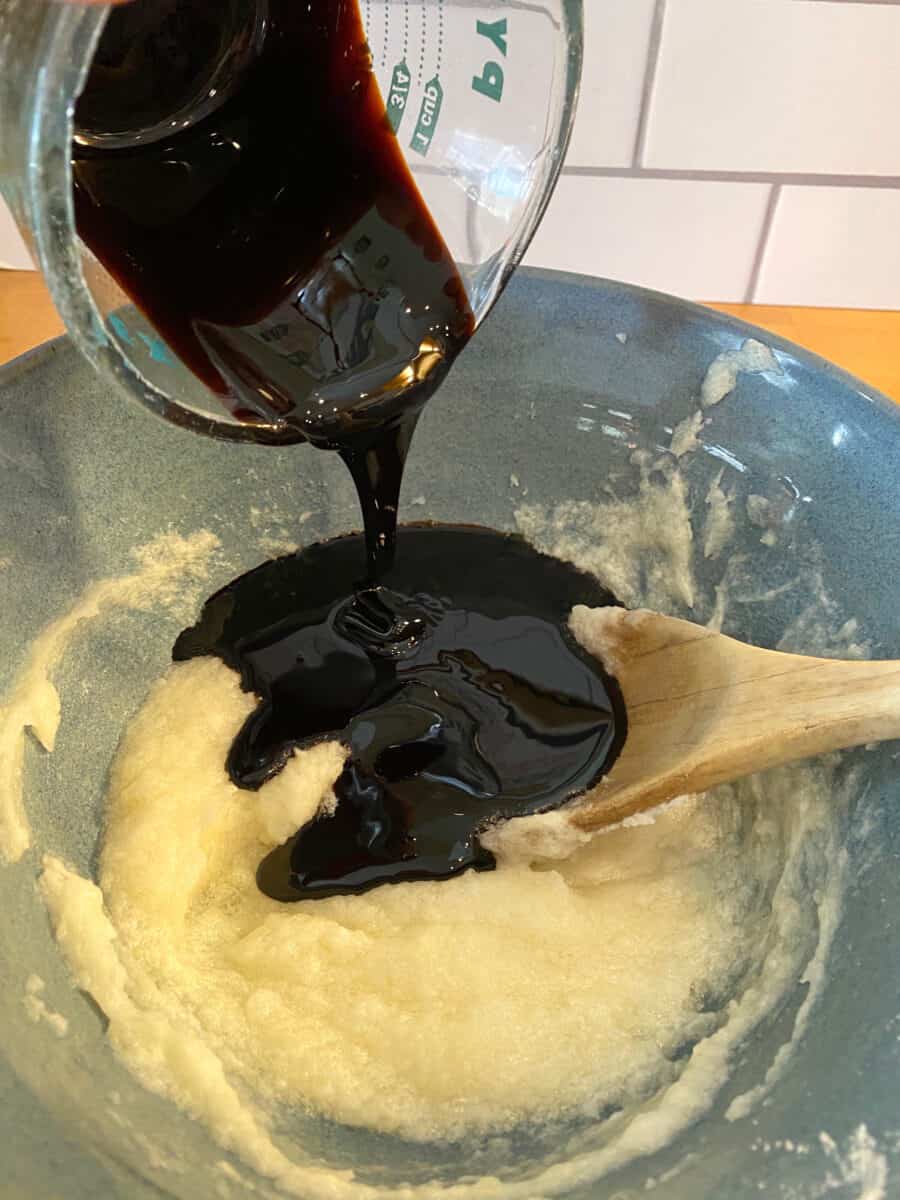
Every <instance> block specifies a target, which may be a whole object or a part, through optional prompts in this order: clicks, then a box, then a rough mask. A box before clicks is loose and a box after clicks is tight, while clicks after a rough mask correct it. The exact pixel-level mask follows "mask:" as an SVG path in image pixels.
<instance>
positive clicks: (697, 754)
mask: <svg viewBox="0 0 900 1200" xmlns="http://www.w3.org/2000/svg"><path fill="white" fill-rule="evenodd" d="M649 618H652V619H649ZM612 620H616V621H617V628H616V640H615V645H614V649H613V650H612V653H611V654H610V648H609V646H608V645H606V646H600V645H597V646H595V647H591V646H590V645H589V646H588V649H593V650H594V652H595V653H598V654H599V655H600V657H602V658H604V659H605V661H608V662H610V669H611V671H612V673H613V674H616V675H617V676H618V678H619V683H620V685H621V687H622V692H623V696H624V699H625V705H626V709H627V713H628V737H627V740H626V743H625V748H624V749H623V751H622V754H621V756H620V758H619V760H618V762H617V763H615V764H614V766H613V768H612V770H611V771H610V773H609V775H608V776H606V778H605V779H603V780H601V782H600V784H599V785H598V786H597V787H596V788H594V789H593V790H592V791H591V792H590V793H588V794H587V795H586V796H585V797H583V798H582V799H581V800H580V801H579V802H577V804H575V805H573V807H572V810H571V819H572V821H573V822H574V823H575V824H576V825H578V826H579V827H580V828H582V829H595V828H598V827H600V826H602V825H607V824H610V823H612V822H615V821H619V820H622V819H623V818H624V817H626V816H630V815H632V814H633V813H635V812H638V811H640V810H642V809H645V808H650V807H653V806H654V805H656V804H659V803H662V802H664V801H665V800H669V799H671V798H672V797H674V796H677V795H683V794H684V793H686V792H699V791H705V790H706V789H707V788H710V787H713V786H715V785H716V784H718V783H723V782H726V781H728V780H732V779H740V778H742V777H743V776H746V775H751V774H753V773H754V772H756V771H761V770H765V769H767V768H769V767H774V766H779V765H781V764H783V763H787V762H793V761H796V760H797V759H802V758H809V757H812V756H813V755H816V754H823V753H826V752H828V751H831V750H840V749H845V748H847V747H850V746H859V745H864V744H866V743H868V742H875V741H884V740H887V739H890V738H900V662H885V661H881V662H844V661H840V660H835V659H821V658H807V657H805V656H802V655H797V654H781V653H778V652H776V651H773V650H759V649H756V648H755V647H753V646H747V645H745V644H744V643H742V642H736V641H734V639H732V638H727V637H724V636H722V635H721V634H714V633H711V632H710V631H709V630H706V629H703V628H702V627H699V626H696V625H692V624H690V623H689V622H686V621H677V620H674V619H665V618H660V617H658V616H657V615H656V614H649V613H646V614H645V613H629V614H627V615H621V614H620V615H619V617H618V618H612ZM574 623H575V624H576V632H578V630H577V619H576V621H575V622H574ZM617 657H618V665H617V661H616V659H617ZM610 658H611V659H612V661H610ZM661 681H666V682H665V684H664V685H661Z"/></svg>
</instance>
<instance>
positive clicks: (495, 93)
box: [472, 17, 507, 103]
mask: <svg viewBox="0 0 900 1200" xmlns="http://www.w3.org/2000/svg"><path fill="white" fill-rule="evenodd" d="M475 30H476V32H477V33H478V35H479V36H480V37H483V38H487V40H488V41H489V42H490V43H491V45H492V46H493V47H494V48H495V49H497V50H499V52H500V54H501V55H502V56H503V58H506V52H507V41H506V18H505V17H504V18H503V19H502V20H500V21H476V23H475ZM503 80H504V75H503V67H502V66H501V65H500V63H498V62H496V61H495V60H494V59H490V58H489V59H488V60H487V62H485V64H484V67H483V68H482V71H481V74H480V75H474V76H473V77H472V91H473V92H478V94H479V95H480V96H486V97H487V98H488V99H489V100H496V101H497V102H498V103H499V102H500V100H502V98H503Z"/></svg>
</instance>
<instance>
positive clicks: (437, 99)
mask: <svg viewBox="0 0 900 1200" xmlns="http://www.w3.org/2000/svg"><path fill="white" fill-rule="evenodd" d="M443 103H444V89H443V87H442V86H441V81H440V80H439V79H438V77H437V75H435V76H434V78H432V79H429V81H428V82H427V83H426V84H425V94H424V95H423V96H422V105H421V107H420V109H419V119H418V121H416V127H415V129H414V130H413V135H412V141H411V142H410V143H409V148H410V150H415V152H416V154H421V155H422V156H423V157H424V156H425V155H426V154H427V153H428V151H429V150H430V149H431V143H432V141H433V140H434V135H435V132H436V130H437V123H438V120H439V118H440V115H441V105H442V104H443Z"/></svg>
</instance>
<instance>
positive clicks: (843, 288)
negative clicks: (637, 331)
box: [0, 0, 900, 309]
mask: <svg viewBox="0 0 900 1200" xmlns="http://www.w3.org/2000/svg"><path fill="white" fill-rule="evenodd" d="M584 3H585V10H586V11H585V26H586V43H587V44H586V53H585V73H584V82H583V87H582V101H581V105H580V107H579V113H578V118H577V122H576V128H575V132H574V136H573V139H572V144H571V147H570V153H569V156H568V159H567V162H566V166H565V168H564V176H563V179H562V181H561V183H560V186H559V189H558V191H557V194H556V195H555V197H554V199H553V201H552V202H551V205H550V207H549V209H548V211H547V215H546V217H545V219H544V223H543V225H542V227H541V229H540V230H539V231H538V235H537V237H536V238H535V240H534V243H533V245H532V247H531V249H530V251H529V254H528V257H527V258H526V261H527V262H530V263H532V264H534V265H539V266H550V267H559V268H562V269H566V270H574V271H581V272H583V273H585V274H592V275H606V276H611V277H613V278H617V279H626V280H629V281H632V282H635V283H640V284H644V285H647V286H651V287H656V288H661V289H663V290H666V291H671V292H676V293H679V294H681V295H685V296H690V297H693V298H696V299H704V300H732V301H741V300H758V301H760V302H764V303H768V304H810V305H844V306H847V307H859V308H898V309H900V135H898V130H897V114H898V112H900V0H584ZM25 261H26V256H25V253H24V249H23V247H22V245H21V242H20V240H19V239H18V235H17V234H16V233H15V230H14V228H13V226H12V223H11V221H10V220H9V218H8V216H7V215H6V214H5V213H4V212H3V211H2V206H0V265H5V266H20V265H24V263H25Z"/></svg>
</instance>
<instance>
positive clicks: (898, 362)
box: [0, 270, 900, 402]
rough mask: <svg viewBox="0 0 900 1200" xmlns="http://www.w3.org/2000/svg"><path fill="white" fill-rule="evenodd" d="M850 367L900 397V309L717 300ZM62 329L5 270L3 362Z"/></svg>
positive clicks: (36, 282)
mask: <svg viewBox="0 0 900 1200" xmlns="http://www.w3.org/2000/svg"><path fill="white" fill-rule="evenodd" d="M712 307H713V308H717V309H720V310H721V311H722V312H728V313H732V314H733V315H734V316H737V317H742V318H743V319H744V320H745V321H750V322H752V323H753V324H754V325H760V326H762V328H763V329H769V330H771V331H772V332H773V333H777V334H781V336H782V337H786V338H789V339H790V340H791V341H793V342H797V343H798V345H801V346H805V347H807V349H809V350H814V351H815V352H816V353H817V354H821V355H822V356H823V358H827V359H830V360H831V362H833V363H837V365H838V366H840V367H844V368H845V370H847V371H850V372H851V373H852V374H854V375H858V376H859V378H860V379H864V380H865V381H866V382H867V383H870V384H872V385H873V386H874V387H876V388H880V390H881V391H883V392H885V393H886V394H887V395H888V396H891V397H892V398H893V399H895V400H897V401H898V402H900V312H869V311H861V310H858V309H856V310H855V309H840V308H776V307H772V306H769V305H757V304H714V305H712ZM59 333H62V322H61V321H60V319H59V317H58V316H57V314H56V311H55V309H54V307H53V303H52V301H51V299H50V297H49V295H48V294H47V289H46V287H45V285H44V282H43V280H42V279H41V277H40V275H38V274H37V273H36V272H29V271H3V270H0V363H2V362H7V361H8V360H9V359H11V358H15V357H16V355H17V354H22V353H24V352H25V351H26V350H30V349H31V348H32V347H33V346H37V345H39V344H40V343H41V342H45V341H47V339H48V338H52V337H56V336H57V334H59Z"/></svg>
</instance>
